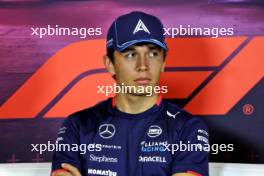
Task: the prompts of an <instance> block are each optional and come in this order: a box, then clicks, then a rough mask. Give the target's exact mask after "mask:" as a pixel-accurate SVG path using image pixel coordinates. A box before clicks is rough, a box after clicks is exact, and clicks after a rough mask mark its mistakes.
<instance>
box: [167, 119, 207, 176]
mask: <svg viewBox="0 0 264 176" xmlns="http://www.w3.org/2000/svg"><path fill="white" fill-rule="evenodd" d="M208 138H209V134H208V128H207V126H206V125H205V123H204V122H203V121H202V120H201V119H199V118H196V117H193V118H191V119H190V120H188V121H187V122H186V123H185V124H184V125H183V127H182V128H181V130H180V131H179V136H178V139H177V141H176V142H177V145H178V150H177V151H176V152H175V153H174V154H173V164H172V175H173V174H175V173H192V174H194V175H197V176H208V175H209V174H208V155H209V152H208V150H206V147H207V148H208V146H209V140H208ZM180 146H182V147H181V148H180Z"/></svg>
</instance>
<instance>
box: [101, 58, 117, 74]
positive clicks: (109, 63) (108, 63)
mask: <svg viewBox="0 0 264 176" xmlns="http://www.w3.org/2000/svg"><path fill="white" fill-rule="evenodd" d="M103 60H104V65H105V68H106V69H107V71H108V72H109V73H111V74H112V75H115V67H114V64H113V62H112V61H111V59H110V58H109V57H108V56H107V55H104V58H103Z"/></svg>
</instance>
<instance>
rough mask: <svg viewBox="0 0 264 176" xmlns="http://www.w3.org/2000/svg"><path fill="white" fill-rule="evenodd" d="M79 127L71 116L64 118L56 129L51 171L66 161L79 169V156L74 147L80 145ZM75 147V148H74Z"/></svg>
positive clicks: (59, 167)
mask: <svg viewBox="0 0 264 176" xmlns="http://www.w3.org/2000/svg"><path fill="white" fill-rule="evenodd" d="M79 131H80V130H79V127H78V124H77V122H76V121H74V120H73V117H71V116H70V117H68V118H66V119H65V120H64V122H63V124H62V126H61V128H60V129H59V131H58V137H57V140H56V143H55V151H54V155H53V160H52V172H54V171H56V170H59V169H62V168H61V164H62V163H68V164H71V165H73V166H74V167H76V168H78V170H79V171H81V157H80V153H79V151H78V150H76V147H78V146H79V145H80V134H79ZM74 148H75V150H74Z"/></svg>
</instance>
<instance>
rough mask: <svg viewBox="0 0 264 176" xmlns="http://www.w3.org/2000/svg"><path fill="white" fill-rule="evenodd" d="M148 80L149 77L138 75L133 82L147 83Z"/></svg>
mask: <svg viewBox="0 0 264 176" xmlns="http://www.w3.org/2000/svg"><path fill="white" fill-rule="evenodd" d="M150 81H151V79H150V78H148V77H140V78H137V79H135V80H134V82H135V83H137V84H138V85H147V84H149V82H150Z"/></svg>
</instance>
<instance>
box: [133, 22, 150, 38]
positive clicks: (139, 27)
mask: <svg viewBox="0 0 264 176" xmlns="http://www.w3.org/2000/svg"><path fill="white" fill-rule="evenodd" d="M138 31H145V32H146V33H148V34H150V32H149V30H148V28H147V27H146V26H145V24H144V23H143V21H142V20H141V19H139V20H138V23H137V26H136V27H135V29H134V31H133V34H135V33H137V32H138Z"/></svg>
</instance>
